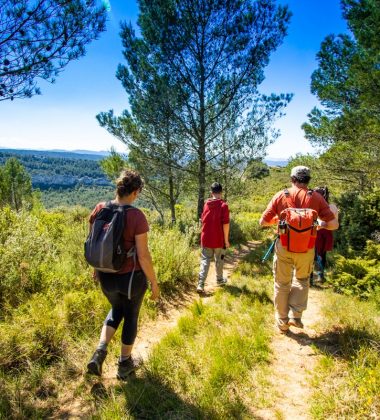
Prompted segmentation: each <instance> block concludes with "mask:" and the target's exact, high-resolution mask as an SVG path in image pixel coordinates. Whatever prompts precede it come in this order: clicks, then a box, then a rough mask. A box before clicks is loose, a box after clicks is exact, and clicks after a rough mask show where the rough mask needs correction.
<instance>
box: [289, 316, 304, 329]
mask: <svg viewBox="0 0 380 420" xmlns="http://www.w3.org/2000/svg"><path fill="white" fill-rule="evenodd" d="M289 325H291V326H292V327H296V328H303V324H302V321H301V318H290V319H289Z"/></svg>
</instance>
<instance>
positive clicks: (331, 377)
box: [311, 290, 380, 420]
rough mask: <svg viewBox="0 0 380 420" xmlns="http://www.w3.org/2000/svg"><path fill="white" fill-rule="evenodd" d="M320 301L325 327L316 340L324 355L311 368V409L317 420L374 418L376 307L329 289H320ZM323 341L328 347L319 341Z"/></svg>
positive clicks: (377, 403) (378, 373)
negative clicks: (322, 300)
mask: <svg viewBox="0 0 380 420" xmlns="http://www.w3.org/2000/svg"><path fill="white" fill-rule="evenodd" d="M379 292H380V290H379V291H378V292H377V299H378V300H379ZM324 300H325V305H324V307H323V318H322V319H323V321H322V325H321V327H322V329H323V331H324V332H323V334H322V336H321V337H320V339H319V340H318V339H317V343H320V344H322V345H321V346H320V349H321V352H322V354H324V356H323V357H322V358H321V359H320V362H319V364H318V366H317V368H316V369H315V371H314V378H313V385H314V387H315V389H316V392H315V393H314V394H313V396H312V407H311V413H312V415H313V417H314V418H316V419H321V420H322V419H326V418H355V419H362V418H363V419H364V418H371V417H374V418H376V415H377V413H378V412H379V410H380V393H379V389H380V354H379V348H378V343H379V340H380V335H379V331H380V324H379V319H380V306H375V304H374V303H373V302H363V301H359V300H358V299H355V298H353V297H348V296H342V295H336V294H332V293H331V294H325V296H324ZM326 342H328V343H329V345H328V346H325V345H323V343H326ZM337 351H338V352H337Z"/></svg>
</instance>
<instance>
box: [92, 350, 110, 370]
mask: <svg viewBox="0 0 380 420" xmlns="http://www.w3.org/2000/svg"><path fill="white" fill-rule="evenodd" d="M106 356H107V351H106V350H95V353H94V354H93V356H92V358H91V360H90V361H89V362H88V364H87V373H91V374H92V375H97V376H101V374H102V365H103V362H104V359H105V358H106Z"/></svg>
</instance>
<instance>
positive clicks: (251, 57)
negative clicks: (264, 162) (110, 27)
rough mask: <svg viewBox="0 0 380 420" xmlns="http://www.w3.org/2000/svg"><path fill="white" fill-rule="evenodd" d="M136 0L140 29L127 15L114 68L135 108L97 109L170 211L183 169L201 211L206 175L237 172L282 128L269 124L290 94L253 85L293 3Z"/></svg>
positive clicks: (278, 40)
mask: <svg viewBox="0 0 380 420" xmlns="http://www.w3.org/2000/svg"><path fill="white" fill-rule="evenodd" d="M139 6H140V14H139V19H138V23H139V26H140V31H139V32H140V35H141V36H140V37H138V36H136V31H135V30H134V29H133V28H132V26H131V25H130V24H123V25H122V33H121V36H122V41H123V45H124V57H125V58H126V64H125V65H120V66H119V68H118V71H117V77H118V79H119V80H120V81H121V82H122V84H123V87H124V88H125V89H126V91H127V93H128V96H129V102H130V104H131V111H129V110H125V111H123V113H122V114H121V116H120V117H115V115H114V113H113V111H112V110H111V111H108V112H106V113H101V114H99V115H98V117H97V118H98V120H99V122H100V124H101V125H102V126H103V127H105V128H106V129H107V130H108V131H110V132H111V133H112V134H114V135H115V136H116V137H117V138H119V139H120V140H121V141H122V142H123V143H125V144H126V145H127V146H128V148H129V149H130V151H131V155H130V158H133V159H134V165H135V167H137V168H139V169H140V170H141V172H142V174H143V175H144V177H145V178H146V179H147V184H148V186H150V187H151V191H154V193H155V195H159V196H160V197H161V200H162V199H164V200H165V201H166V202H167V203H169V204H167V205H168V206H169V207H170V209H171V212H172V220H174V219H175V204H176V203H177V201H178V196H179V194H180V192H181V190H182V188H183V184H184V183H185V182H186V179H185V178H187V177H189V178H190V179H191V181H192V182H193V184H197V186H196V191H197V193H198V199H197V201H198V203H197V216H198V217H199V216H200V215H201V213H202V208H203V204H204V199H205V194H206V188H207V187H206V181H207V178H208V176H209V175H212V174H213V173H215V171H218V172H219V173H220V175H219V176H220V178H222V180H223V182H224V184H227V183H230V176H231V174H232V172H234V175H235V177H236V179H238V176H236V173H237V172H239V170H238V169H237V168H239V167H241V164H242V162H246V161H247V160H248V159H249V158H254V157H257V156H258V155H262V154H263V153H264V152H265V149H266V147H267V146H268V144H270V142H271V141H273V139H275V138H276V137H277V135H278V133H277V132H276V130H272V129H271V127H272V124H273V122H274V120H275V119H276V118H278V117H279V116H281V114H282V110H283V109H284V108H285V107H286V105H287V104H288V103H289V101H290V100H291V97H292V95H289V94H280V95H275V94H271V95H262V94H260V93H259V92H258V89H257V88H258V86H259V84H260V83H261V82H262V81H263V79H264V77H263V69H264V68H265V66H266V65H267V64H268V61H269V57H270V54H271V53H272V52H273V51H274V50H275V49H276V48H277V47H278V46H279V45H280V44H281V42H282V40H283V38H284V36H285V34H286V28H287V25H288V23H289V20H290V13H289V11H288V9H287V7H286V6H278V5H277V4H276V3H275V1H273V0H265V1H262V0H260V1H251V0H249V1H245V2H241V1H239V0H232V1H227V0H222V1H216V0H212V1H210V2H208V5H207V7H204V4H203V2H202V1H200V0H196V1H193V2H192V6H191V7H188V5H187V4H186V3H183V2H175V1H171V0H159V1H157V2H155V3H152V2H150V1H146V0H142V1H140V2H139ZM221 22H222V23H221ZM189 39H191V40H192V42H191V43H189ZM253 52H254V53H253ZM169 63H170V65H169ZM231 184H232V183H231ZM226 187H227V185H226ZM228 189H230V188H228ZM153 198H155V197H153Z"/></svg>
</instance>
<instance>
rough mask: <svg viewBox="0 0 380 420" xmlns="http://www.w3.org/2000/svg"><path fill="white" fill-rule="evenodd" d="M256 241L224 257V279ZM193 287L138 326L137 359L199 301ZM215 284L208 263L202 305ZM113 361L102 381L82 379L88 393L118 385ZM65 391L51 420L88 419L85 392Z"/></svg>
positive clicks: (88, 406)
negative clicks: (79, 393) (152, 318)
mask: <svg viewBox="0 0 380 420" xmlns="http://www.w3.org/2000/svg"><path fill="white" fill-rule="evenodd" d="M255 246H256V242H249V243H248V244H247V245H244V246H242V247H241V249H240V251H235V252H234V253H233V254H232V255H227V256H226V258H225V264H224V270H223V271H224V276H225V277H227V278H228V277H229V275H230V274H231V273H232V271H233V269H234V268H235V267H236V265H237V263H238V262H239V261H240V260H241V259H242V258H244V256H245V255H247V254H248V253H249V252H250V251H251V250H252V249H253V248H254V247H255ZM195 288H196V284H194V287H193V288H192V289H191V291H189V292H188V293H185V294H183V295H181V299H180V301H179V300H178V299H177V300H173V302H172V303H166V304H165V305H164V307H163V310H162V311H161V312H160V314H159V315H158V317H157V318H156V319H155V320H153V321H148V322H146V323H144V324H143V325H141V326H140V327H139V331H138V334H137V338H136V344H135V347H134V350H133V354H134V356H135V357H140V358H141V359H142V360H143V361H145V360H147V359H148V357H149V353H150V351H151V350H152V348H153V346H154V345H155V344H156V343H158V342H159V341H160V340H161V339H162V338H163V337H164V336H165V334H167V332H169V331H170V330H171V329H172V328H174V327H175V326H176V325H177V322H178V320H179V318H180V317H181V316H182V315H183V314H184V313H185V311H186V309H187V308H188V307H189V306H190V305H191V304H192V303H193V302H194V300H195V299H198V294H197V293H196V291H195ZM216 288H217V285H216V273H215V264H211V266H210V270H209V273H208V276H207V280H206V286H205V294H204V295H203V300H204V302H207V301H208V300H209V299H210V298H211V297H212V296H213V294H214V292H215V289H216ZM116 370H117V369H116V360H115V363H112V361H110V360H106V363H105V365H104V370H103V375H102V378H101V380H99V379H98V378H96V377H94V378H91V379H90V381H86V380H84V383H85V388H87V389H89V388H91V391H90V392H91V393H94V392H100V393H102V392H107V390H106V388H107V387H109V386H115V385H117V384H118V381H117V379H116ZM73 385H74V384H73ZM70 388H71V387H70V385H69V386H68V389H67V390H66V393H65V394H66V395H65V396H63V398H62V400H61V402H60V409H59V411H58V412H57V413H56V414H55V415H53V416H51V419H84V418H89V417H91V405H89V401H88V397H87V396H86V394H87V392H84V393H82V394H81V395H77V396H74V394H75V393H76V391H75V388H73V389H70Z"/></svg>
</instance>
